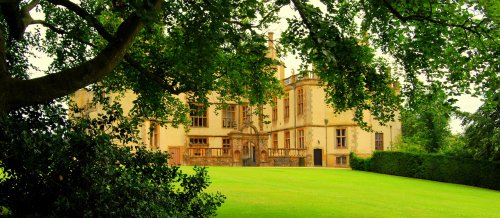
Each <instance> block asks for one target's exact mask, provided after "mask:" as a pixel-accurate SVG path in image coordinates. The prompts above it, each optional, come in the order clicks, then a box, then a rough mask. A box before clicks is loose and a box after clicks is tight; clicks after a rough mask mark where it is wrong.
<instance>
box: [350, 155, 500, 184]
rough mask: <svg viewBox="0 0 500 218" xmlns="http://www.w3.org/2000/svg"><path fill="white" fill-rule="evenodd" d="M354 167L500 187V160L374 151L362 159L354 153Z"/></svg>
mask: <svg viewBox="0 0 500 218" xmlns="http://www.w3.org/2000/svg"><path fill="white" fill-rule="evenodd" d="M350 165H351V168H352V169H354V170H363V171H371V172H376V173H383V174H390V175H397V176H405V177H413V178H419V179H428V180H434V181H440V182H449V183H458V184H464V185H472V186H478V187H484V188H490V189H496V190H500V163H499V162H491V161H480V160H473V159H466V158H458V157H449V156H445V155H436V154H416V153H406V152H387V151H383V152H378V151H377V152H375V153H374V154H373V156H372V157H371V158H368V159H363V158H359V157H356V155H354V154H351V156H350Z"/></svg>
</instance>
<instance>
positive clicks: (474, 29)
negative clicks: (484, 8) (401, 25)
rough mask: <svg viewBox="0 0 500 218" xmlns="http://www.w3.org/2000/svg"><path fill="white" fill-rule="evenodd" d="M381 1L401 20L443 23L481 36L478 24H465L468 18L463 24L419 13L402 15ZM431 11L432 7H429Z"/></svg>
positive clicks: (384, 0)
mask: <svg viewBox="0 0 500 218" xmlns="http://www.w3.org/2000/svg"><path fill="white" fill-rule="evenodd" d="M383 2H384V5H385V6H386V8H387V9H388V10H389V12H391V14H392V15H394V16H395V17H396V18H398V19H399V20H400V21H401V22H408V21H427V22H429V23H434V24H439V25H443V26H448V27H456V28H462V29H464V30H467V31H470V32H471V33H474V34H476V35H478V36H481V34H480V33H479V31H477V28H478V26H472V25H471V26H467V25H466V24H467V23H468V22H469V20H466V21H465V22H464V23H463V24H454V23H448V22H446V21H443V20H437V19H434V18H432V17H430V16H424V15H420V14H415V15H410V16H403V15H402V14H401V13H399V11H397V10H396V9H395V8H394V7H393V6H392V5H391V4H390V3H389V2H388V1H387V0H383ZM431 11H432V9H431Z"/></svg>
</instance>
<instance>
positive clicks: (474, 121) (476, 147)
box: [464, 92, 500, 161]
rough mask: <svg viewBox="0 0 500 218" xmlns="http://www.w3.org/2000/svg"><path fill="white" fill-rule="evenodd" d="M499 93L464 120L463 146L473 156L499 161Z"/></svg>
mask: <svg viewBox="0 0 500 218" xmlns="http://www.w3.org/2000/svg"><path fill="white" fill-rule="evenodd" d="M499 102H500V93H498V92H497V94H496V96H495V98H494V99H492V100H491V101H487V102H485V103H484V104H483V105H482V106H481V107H480V108H479V109H478V110H477V112H476V113H474V114H472V115H471V116H469V117H468V118H466V119H465V120H464V123H466V124H467V126H466V129H465V134H464V137H465V141H466V144H465V148H466V149H467V150H468V151H470V153H472V155H473V156H474V158H477V159H484V160H492V161H500V103H499Z"/></svg>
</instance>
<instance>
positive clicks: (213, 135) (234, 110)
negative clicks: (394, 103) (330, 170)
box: [73, 35, 401, 167]
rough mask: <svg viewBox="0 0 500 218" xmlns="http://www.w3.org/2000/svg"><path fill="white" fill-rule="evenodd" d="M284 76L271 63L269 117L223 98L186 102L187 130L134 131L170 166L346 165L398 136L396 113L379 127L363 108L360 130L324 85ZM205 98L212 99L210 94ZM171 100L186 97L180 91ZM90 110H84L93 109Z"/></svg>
mask: <svg viewBox="0 0 500 218" xmlns="http://www.w3.org/2000/svg"><path fill="white" fill-rule="evenodd" d="M270 38H272V35H270ZM269 48H270V53H269V56H270V57H272V58H276V54H275V50H274V48H273V46H272V43H271V42H270V43H269ZM284 75H285V69H284V66H283V65H282V66H279V67H278V68H277V72H276V77H277V78H278V79H279V80H280V81H281V83H282V86H283V89H284V91H285V95H284V96H283V97H281V98H274V99H273V101H274V102H275V104H274V106H272V105H265V106H264V107H263V113H264V114H265V115H266V116H267V117H268V118H267V120H268V121H269V122H264V121H263V119H262V116H256V115H255V114H253V113H252V108H251V107H249V106H247V105H237V104H229V105H228V107H226V108H225V109H221V110H216V108H215V106H209V107H208V108H206V109H205V110H202V111H201V112H200V110H199V109H200V107H198V106H192V105H191V113H190V118H191V126H190V131H189V132H186V131H185V130H184V128H183V127H179V128H172V127H169V128H163V127H161V126H159V125H158V124H156V123H155V122H154V121H146V123H144V125H143V126H142V129H141V130H140V131H141V133H140V134H141V136H142V137H141V138H142V140H143V142H144V144H145V145H148V146H149V147H150V149H153V150H161V151H166V152H169V153H170V154H171V159H170V164H175V165H224V166H323V167H348V161H349V160H348V159H349V153H350V152H354V153H356V154H357V155H358V156H370V155H371V154H372V153H373V151H375V150H390V149H392V145H393V144H394V143H396V142H397V140H398V139H399V137H400V135H401V123H400V121H399V120H396V121H393V122H389V123H387V124H386V125H385V126H381V125H379V124H378V121H376V120H375V119H373V118H372V117H371V115H370V114H369V113H366V114H365V121H367V123H368V126H370V127H371V128H372V129H373V131H372V132H367V131H364V130H362V129H361V128H360V127H359V126H357V125H356V123H355V122H354V121H353V120H352V118H353V116H354V112H352V111H348V112H344V113H340V114H338V113H334V110H333V109H332V108H331V107H329V106H327V105H326V103H325V92H324V90H323V88H322V87H321V86H320V84H319V80H318V78H317V77H316V76H315V75H314V74H309V75H307V76H299V75H294V74H293V73H292V75H291V76H289V77H285V76H284ZM91 98H92V93H91V92H89V91H87V90H85V89H82V90H79V91H77V92H76V93H75V95H74V96H73V100H74V101H75V102H76V103H77V105H79V106H84V105H85V104H87V103H88V102H89V99H91ZM208 98H209V101H211V102H215V101H216V96H215V95H213V96H208ZM133 99H134V95H133V94H132V93H126V94H125V95H124V98H123V102H122V105H123V107H124V111H126V108H127V107H128V108H130V107H131V102H132V101H133ZM179 99H186V98H185V97H184V96H183V94H181V95H179ZM185 103H186V104H188V102H185ZM97 108H98V107H97ZM97 111H98V109H97V110H96V109H94V110H93V111H87V112H86V113H87V114H90V116H95V115H96V114H97ZM150 130H151V131H150Z"/></svg>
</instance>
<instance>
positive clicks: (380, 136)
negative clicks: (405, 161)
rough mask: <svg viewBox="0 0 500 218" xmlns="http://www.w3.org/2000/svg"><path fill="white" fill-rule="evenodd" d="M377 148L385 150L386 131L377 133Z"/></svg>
mask: <svg viewBox="0 0 500 218" xmlns="http://www.w3.org/2000/svg"><path fill="white" fill-rule="evenodd" d="M375 150H380V151H383V150H384V133H378V132H377V133H375Z"/></svg>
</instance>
